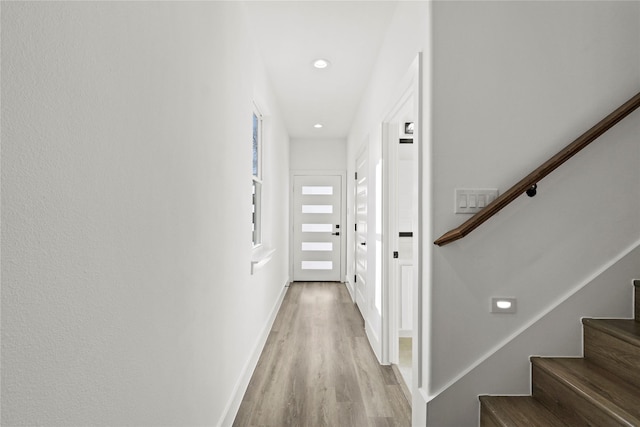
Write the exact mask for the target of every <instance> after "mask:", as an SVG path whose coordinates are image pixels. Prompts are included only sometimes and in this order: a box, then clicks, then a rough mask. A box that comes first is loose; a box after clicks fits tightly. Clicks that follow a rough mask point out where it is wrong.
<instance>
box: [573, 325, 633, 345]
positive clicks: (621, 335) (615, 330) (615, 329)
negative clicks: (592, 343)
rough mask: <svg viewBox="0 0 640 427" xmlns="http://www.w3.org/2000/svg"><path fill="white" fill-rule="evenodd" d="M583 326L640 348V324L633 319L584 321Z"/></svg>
mask: <svg viewBox="0 0 640 427" xmlns="http://www.w3.org/2000/svg"><path fill="white" fill-rule="evenodd" d="M582 324H583V325H585V326H590V327H592V328H596V329H599V330H601V331H603V332H605V333H607V334H609V335H613V336H615V337H616V338H618V339H621V340H623V341H626V342H628V343H629V344H632V345H635V346H638V347H640V322H637V321H635V320H633V319H582Z"/></svg>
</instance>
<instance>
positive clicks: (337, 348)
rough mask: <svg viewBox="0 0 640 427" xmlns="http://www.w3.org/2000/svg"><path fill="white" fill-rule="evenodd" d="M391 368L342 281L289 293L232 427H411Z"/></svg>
mask: <svg viewBox="0 0 640 427" xmlns="http://www.w3.org/2000/svg"><path fill="white" fill-rule="evenodd" d="M410 418H411V409H410V407H409V403H408V402H407V400H406V398H405V397H404V395H403V393H402V390H401V388H400V385H399V384H398V381H397V380H396V377H395V375H394V373H393V372H392V369H391V368H390V367H388V366H380V365H379V364H378V362H377V360H376V357H375V355H374V354H373V352H372V350H371V347H370V346H369V342H368V341H367V338H366V336H365V333H364V326H363V321H362V317H361V316H360V313H359V312H358V309H357V308H356V306H355V305H354V304H353V303H352V302H351V299H350V298H349V294H348V292H347V290H346V288H345V285H344V284H341V283H318V282H310V283H303V282H296V283H292V284H291V286H290V287H289V290H288V291H287V293H286V295H285V298H284V301H283V303H282V307H281V308H280V311H279V312H278V316H277V318H276V320H275V323H274V325H273V328H272V330H271V334H270V335H269V338H268V340H267V343H266V345H265V348H264V350H263V352H262V355H261V356H260V360H259V362H258V366H257V368H256V370H255V372H254V374H253V377H252V378H251V382H250V383H249V387H248V389H247V392H246V394H245V396H244V399H243V400H242V404H241V406H240V410H239V411H238V415H237V416H236V419H235V422H234V423H233V425H234V427H244V426H261V427H284V426H304V427H311V426H331V427H343V426H344V427H359V426H362V427H365V426H399V427H400V426H402V427H405V426H410V425H411V421H410Z"/></svg>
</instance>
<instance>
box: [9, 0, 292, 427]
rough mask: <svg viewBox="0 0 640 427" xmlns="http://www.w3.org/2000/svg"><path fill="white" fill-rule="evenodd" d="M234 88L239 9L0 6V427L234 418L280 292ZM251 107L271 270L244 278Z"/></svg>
mask: <svg viewBox="0 0 640 427" xmlns="http://www.w3.org/2000/svg"><path fill="white" fill-rule="evenodd" d="M251 70H256V71H253V72H255V73H259V72H260V66H259V64H258V63H256V62H255V61H254V60H253V59H252V55H251V45H250V38H249V37H248V31H247V27H246V23H245V16H244V11H243V8H242V6H241V5H239V4H237V3H232V2H199V3H181V2H178V3H176V2H169V3H167V2H154V3H149V2H141V3H140V2H114V3H111V2H106V3H95V2H54V3H47V2H45V3H42V2H40V3H33V2H23V3H3V5H2V135H1V136H2V164H1V167H2V255H3V256H2V380H3V381H2V424H3V425H36V424H42V425H51V426H54V425H60V426H67V425H140V426H142V425H183V426H195V425H217V424H219V423H221V422H222V420H223V418H224V417H225V415H226V416H227V417H228V418H229V417H231V418H232V417H233V414H230V415H229V414H228V413H227V412H233V410H234V409H233V407H234V404H235V403H234V402H232V399H233V398H234V397H236V396H237V394H238V393H242V390H239V389H241V388H242V387H243V384H244V381H245V378H246V373H247V370H250V369H251V368H252V366H250V365H251V358H252V356H253V355H255V352H256V349H257V348H256V347H259V344H260V343H261V339H262V338H263V336H264V328H265V325H266V324H267V323H268V321H269V318H270V315H271V314H272V311H273V309H274V307H276V306H277V303H278V301H279V298H280V296H281V294H282V289H283V285H284V284H285V282H286V281H287V279H288V277H287V271H288V249H287V248H288V245H287V242H288V231H287V230H288V227H287V218H288V215H286V214H285V213H286V212H287V211H286V209H287V207H288V192H287V191H286V189H287V188H288V170H289V165H288V153H289V149H288V139H287V136H286V133H285V131H284V129H283V127H282V124H281V123H280V122H279V120H278V116H277V114H278V113H277V106H275V105H272V101H271V96H270V95H269V92H268V88H267V87H266V83H265V82H264V80H262V79H261V78H260V76H259V75H258V74H256V75H254V74H252V71H251ZM254 97H259V98H261V100H262V102H263V103H266V104H268V105H267V110H269V113H268V114H270V117H268V119H267V120H268V129H269V130H268V135H267V144H268V146H267V147H266V148H265V150H266V153H265V162H266V165H265V185H264V191H265V198H267V199H269V198H270V199H271V200H270V201H269V202H266V203H265V210H266V212H265V217H266V222H267V224H266V225H265V227H264V229H265V233H266V234H265V238H266V239H267V240H269V241H270V242H269V243H270V244H271V245H272V246H274V247H275V248H276V254H275V255H274V258H273V259H272V260H271V262H270V263H269V264H267V265H266V266H264V268H263V269H261V270H259V271H257V272H256V274H255V275H253V276H251V275H250V259H251V231H250V212H251V201H250V194H251V187H250V176H251V160H250V159H251V148H250V147H251V144H250V140H251V109H252V99H253V98H254ZM257 350H258V351H259V349H257ZM234 392H235V393H236V394H235V395H234ZM227 422H228V419H227Z"/></svg>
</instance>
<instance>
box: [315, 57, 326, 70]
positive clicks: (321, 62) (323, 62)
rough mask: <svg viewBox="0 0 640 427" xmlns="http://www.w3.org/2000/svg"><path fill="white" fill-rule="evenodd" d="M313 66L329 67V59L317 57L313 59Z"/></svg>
mask: <svg viewBox="0 0 640 427" xmlns="http://www.w3.org/2000/svg"><path fill="white" fill-rule="evenodd" d="M313 66H314V67H316V68H320V69H322V68H327V67H328V66H329V61H327V60H326V59H316V60H315V61H313Z"/></svg>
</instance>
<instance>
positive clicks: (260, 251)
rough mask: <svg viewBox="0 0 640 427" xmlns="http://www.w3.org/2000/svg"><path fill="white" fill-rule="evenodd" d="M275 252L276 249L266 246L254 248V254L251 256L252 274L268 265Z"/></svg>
mask: <svg viewBox="0 0 640 427" xmlns="http://www.w3.org/2000/svg"><path fill="white" fill-rule="evenodd" d="M275 251H276V250H275V248H267V247H265V246H264V245H259V246H256V247H255V248H253V253H252V254H251V274H253V273H254V272H255V271H256V270H257V269H259V268H261V267H262V266H264V265H265V264H266V263H268V262H269V261H270V260H271V257H272V256H273V253H274V252H275Z"/></svg>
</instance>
